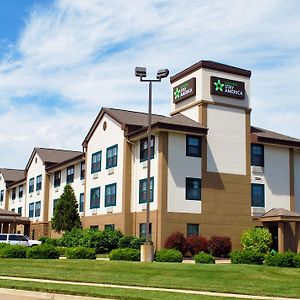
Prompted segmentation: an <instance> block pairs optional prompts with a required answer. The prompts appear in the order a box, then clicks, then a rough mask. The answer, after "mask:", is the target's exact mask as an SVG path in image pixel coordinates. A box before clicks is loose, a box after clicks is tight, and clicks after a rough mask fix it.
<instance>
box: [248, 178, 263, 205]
mask: <svg viewBox="0 0 300 300" xmlns="http://www.w3.org/2000/svg"><path fill="white" fill-rule="evenodd" d="M251 206H253V207H265V185H264V184H257V183H252V204H251Z"/></svg>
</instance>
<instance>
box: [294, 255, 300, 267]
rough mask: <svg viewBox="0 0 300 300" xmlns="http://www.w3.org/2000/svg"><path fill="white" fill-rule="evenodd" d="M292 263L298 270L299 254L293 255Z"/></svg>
mask: <svg viewBox="0 0 300 300" xmlns="http://www.w3.org/2000/svg"><path fill="white" fill-rule="evenodd" d="M294 262H295V267H296V268H300V254H299V253H298V254H295V259H294Z"/></svg>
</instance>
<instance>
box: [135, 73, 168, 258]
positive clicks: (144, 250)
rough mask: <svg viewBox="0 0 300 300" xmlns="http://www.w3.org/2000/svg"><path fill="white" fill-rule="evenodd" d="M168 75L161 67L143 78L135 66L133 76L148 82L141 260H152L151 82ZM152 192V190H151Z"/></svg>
mask: <svg viewBox="0 0 300 300" xmlns="http://www.w3.org/2000/svg"><path fill="white" fill-rule="evenodd" d="M168 75H169V70H168V69H162V70H159V71H158V72H157V75H156V79H145V78H146V76H147V72H146V68H144V67H136V68H135V76H137V77H139V78H140V81H141V82H148V83H149V103H148V128H147V136H148V142H147V190H146V198H147V208H146V245H142V247H141V261H148V262H149V261H153V246H152V245H151V244H150V197H151V195H150V184H151V179H150V178H151V164H150V161H151V123H152V82H160V81H161V79H162V78H166V77H168ZM152 193H153V192H152Z"/></svg>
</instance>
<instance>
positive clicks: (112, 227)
mask: <svg viewBox="0 0 300 300" xmlns="http://www.w3.org/2000/svg"><path fill="white" fill-rule="evenodd" d="M104 230H115V224H105V225H104Z"/></svg>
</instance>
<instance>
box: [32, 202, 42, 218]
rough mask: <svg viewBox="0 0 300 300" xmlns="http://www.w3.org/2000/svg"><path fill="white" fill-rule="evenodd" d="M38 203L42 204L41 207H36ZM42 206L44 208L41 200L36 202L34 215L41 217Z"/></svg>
mask: <svg viewBox="0 0 300 300" xmlns="http://www.w3.org/2000/svg"><path fill="white" fill-rule="evenodd" d="M37 204H39V205H40V207H39V208H38V209H37V208H36V206H37ZM41 208H42V203H41V201H37V202H35V209H34V216H35V217H36V218H39V217H40V216H41ZM37 211H38V212H39V213H38V214H37Z"/></svg>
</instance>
